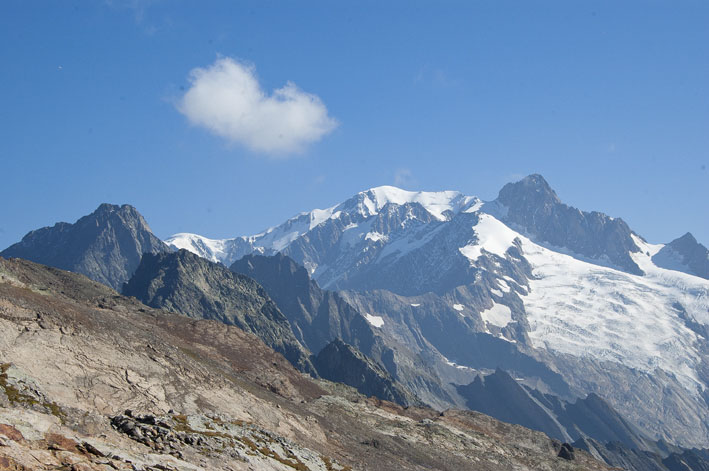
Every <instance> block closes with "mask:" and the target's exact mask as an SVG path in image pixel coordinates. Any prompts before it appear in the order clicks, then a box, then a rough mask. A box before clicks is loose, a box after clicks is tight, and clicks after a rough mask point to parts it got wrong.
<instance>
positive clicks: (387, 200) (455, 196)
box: [345, 186, 479, 221]
mask: <svg viewBox="0 0 709 471" xmlns="http://www.w3.org/2000/svg"><path fill="white" fill-rule="evenodd" d="M354 199H355V200H356V201H357V202H358V203H360V204H361V207H362V210H363V212H362V214H363V215H365V216H372V215H375V214H378V213H379V211H381V210H382V208H384V207H385V206H386V205H387V204H394V205H399V206H402V205H405V204H420V205H421V206H423V208H424V209H425V210H426V211H428V212H429V213H431V215H432V216H434V217H435V218H436V219H438V220H439V221H447V220H449V219H450V217H451V216H452V215H454V214H457V213H459V212H461V211H463V210H465V209H468V208H469V207H470V206H472V205H474V204H475V203H477V202H479V200H478V199H477V198H475V197H472V196H465V195H463V194H462V193H460V192H458V191H437V192H427V191H406V190H402V189H401V188H397V187H394V186H379V187H375V188H371V189H369V190H367V191H363V192H361V193H359V194H357V196H355V198H354ZM346 204H347V203H345V205H346Z"/></svg>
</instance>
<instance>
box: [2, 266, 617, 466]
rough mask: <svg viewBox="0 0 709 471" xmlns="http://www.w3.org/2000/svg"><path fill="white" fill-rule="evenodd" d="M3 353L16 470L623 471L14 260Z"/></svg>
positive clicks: (524, 432)
mask: <svg viewBox="0 0 709 471" xmlns="http://www.w3.org/2000/svg"><path fill="white" fill-rule="evenodd" d="M0 349H1V350H2V354H3V355H2V371H1V374H0V402H1V403H2V407H0V466H2V467H3V468H4V469H15V470H23V469H37V470H49V469H71V470H108V469H126V470H127V469H131V470H166V469H173V470H207V469H209V470H211V469H232V470H247V469H249V470H255V469H259V470H292V469H300V470H313V471H315V470H319V471H327V470H345V469H352V470H391V469H401V470H423V469H441V470H466V469H470V470H473V469H475V470H502V469H505V470H506V469H532V470H552V469H553V470H604V469H609V468H608V467H607V466H605V465H603V464H601V463H600V462H598V461H596V460H594V459H593V458H592V457H591V456H590V455H588V454H587V453H586V452H584V451H582V450H579V449H573V448H571V447H569V446H568V445H565V446H563V447H562V444H561V443H559V442H558V441H554V440H551V439H549V438H548V437H546V436H545V435H544V434H542V433H540V432H534V431H531V430H529V429H525V428H523V427H520V426H516V425H507V424H504V423H501V422H499V421H496V420H494V419H492V418H490V417H488V416H484V415H482V414H478V413H474V412H470V411H467V412H466V411H454V410H451V411H446V412H445V413H443V414H440V413H438V412H435V411H433V410H431V409H425V408H416V407H409V408H408V409H404V408H402V407H400V406H397V405H394V404H392V403H388V402H382V401H379V400H372V399H366V398H365V397H364V396H361V395H358V394H357V393H355V392H354V391H353V390H351V389H349V388H347V387H344V386H339V385H336V384H334V383H329V382H323V381H319V382H316V381H315V380H312V379H311V378H309V377H308V376H306V375H303V374H302V373H299V372H297V371H296V370H295V369H293V367H292V366H291V365H290V363H288V362H287V361H286V360H285V359H284V358H283V357H282V356H281V355H280V354H277V353H275V352H273V351H272V350H271V349H270V348H268V347H267V346H266V345H265V344H264V343H263V342H262V341H261V340H260V339H258V338H257V337H255V336H254V335H252V334H249V333H247V332H244V331H243V330H241V329H239V328H238V327H236V326H225V325H224V324H222V323H220V322H217V321H213V320H197V319H191V318H188V317H186V316H181V315H175V314H170V313H167V312H164V311H159V310H155V309H152V308H150V307H148V306H145V305H143V304H141V303H139V302H138V301H137V300H135V299H133V298H126V297H123V296H120V295H118V293H116V292H115V291H113V290H111V289H109V288H106V287H105V286H103V285H101V284H97V283H94V282H91V281H89V280H88V279H87V278H85V277H83V276H81V275H75V274H70V273H66V272H62V271H60V270H56V269H51V268H47V267H44V266H40V265H36V264H33V263H31V262H26V261H22V260H19V259H12V260H4V259H0ZM560 454H561V455H562V456H563V457H560V456H559V455H560ZM570 458H573V459H570Z"/></svg>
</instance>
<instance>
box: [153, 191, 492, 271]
mask: <svg viewBox="0 0 709 471" xmlns="http://www.w3.org/2000/svg"><path fill="white" fill-rule="evenodd" d="M413 204H415V205H417V206H418V207H421V208H423V210H424V211H425V212H426V213H427V215H428V217H427V218H426V219H427V220H436V221H447V220H450V218H451V217H452V216H453V215H455V214H457V213H459V212H460V211H462V210H466V209H470V208H472V207H475V205H480V204H481V202H480V200H478V199H477V198H475V197H468V196H464V195H463V194H461V193H459V192H457V191H442V192H412V191H405V190H401V189H399V188H395V187H392V186H381V187H377V188H372V189H370V190H367V191H363V192H361V193H359V194H357V195H355V196H354V197H352V198H350V199H349V200H347V201H345V202H344V203H341V204H339V205H336V206H333V207H331V208H327V209H314V210H312V211H310V212H303V213H300V214H298V215H297V216H295V217H293V218H291V219H289V220H287V221H286V222H284V223H283V224H281V225H279V226H274V227H271V228H269V229H266V230H265V231H263V232H261V233H260V234H256V235H252V236H241V237H235V238H233V239H208V238H207V237H203V236H200V235H197V234H189V233H180V234H175V235H173V236H171V237H169V238H168V239H166V240H165V242H166V243H167V244H168V245H171V246H173V247H174V248H176V249H186V250H189V251H191V252H194V253H196V254H197V255H200V256H202V257H204V258H206V259H209V260H211V261H213V262H221V263H223V264H224V265H227V266H229V265H231V264H232V263H234V262H235V261H236V260H238V259H240V258H241V257H243V256H244V255H246V254H249V253H253V252H257V253H261V254H265V255H269V254H273V253H276V252H280V251H282V250H284V249H285V248H286V247H288V246H289V245H290V244H291V243H292V242H293V241H295V240H297V239H298V238H299V237H302V236H304V235H305V234H307V233H309V232H310V231H312V230H313V229H315V228H316V227H318V226H319V225H321V224H323V223H326V222H328V221H340V222H344V221H347V223H346V224H345V225H346V226H348V227H347V229H348V230H349V229H353V228H355V227H358V226H359V223H362V222H365V221H367V220H369V219H370V218H372V217H374V216H377V215H378V214H379V212H380V211H382V209H384V208H385V207H387V205H394V206H402V205H413ZM361 232H362V231H361V230H360V231H357V235H355V234H354V233H350V236H354V237H360V236H364V237H365V238H366V239H367V240H374V239H377V238H378V235H377V233H375V232H372V233H361ZM350 239H352V237H350Z"/></svg>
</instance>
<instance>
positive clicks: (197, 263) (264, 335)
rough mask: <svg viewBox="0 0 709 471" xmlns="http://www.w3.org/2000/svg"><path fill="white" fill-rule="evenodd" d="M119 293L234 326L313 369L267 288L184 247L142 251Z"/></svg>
mask: <svg viewBox="0 0 709 471" xmlns="http://www.w3.org/2000/svg"><path fill="white" fill-rule="evenodd" d="M123 293H124V294H125V295H127V296H135V297H136V298H138V299H139V300H140V301H141V302H143V303H145V304H147V305H148V306H151V307H155V308H159V309H165V310H168V311H172V312H177V313H179V314H183V315H185V316H188V317H192V318H195V319H214V320H218V321H220V322H223V323H224V324H228V325H235V326H238V327H239V328H241V329H243V330H245V331H247V332H251V333H253V334H255V335H257V336H258V337H259V338H261V340H263V341H264V342H265V343H266V344H267V345H268V346H270V347H271V348H273V349H274V350H276V351H277V352H279V353H281V354H283V356H285V357H286V358H287V359H288V360H289V361H290V362H291V363H292V364H293V365H294V366H296V368H298V369H300V370H301V371H304V372H307V373H311V374H315V369H314V368H313V366H312V364H311V362H310V359H309V352H308V351H307V350H306V349H305V348H304V347H303V346H302V345H301V344H300V343H299V342H298V340H297V339H296V338H295V336H294V335H293V332H292V331H291V327H290V324H289V323H288V319H287V318H286V317H285V316H284V315H283V313H281V311H280V310H279V309H278V306H276V304H275V303H274V302H273V301H272V300H271V299H270V297H269V296H268V294H267V293H266V291H265V290H264V289H263V288H262V287H261V286H260V285H259V284H258V283H256V282H255V281H254V280H252V279H251V278H249V277H247V276H244V275H238V274H236V273H233V272H231V271H229V270H228V269H227V268H226V267H225V266H223V265H220V264H217V263H213V262H210V261H207V260H205V259H203V258H201V257H198V256H197V255H194V254H192V253H190V252H188V251H186V250H180V251H178V252H171V253H162V254H157V255H150V254H146V255H145V256H144V257H143V260H142V261H141V263H140V265H139V266H138V268H137V270H136V272H135V274H134V275H133V277H132V278H131V279H130V280H129V281H128V283H126V285H125V286H124V288H123Z"/></svg>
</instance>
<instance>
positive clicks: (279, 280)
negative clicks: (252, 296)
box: [230, 253, 375, 354]
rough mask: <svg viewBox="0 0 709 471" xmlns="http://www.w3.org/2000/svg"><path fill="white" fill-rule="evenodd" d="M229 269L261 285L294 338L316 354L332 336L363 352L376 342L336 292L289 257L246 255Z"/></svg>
mask: <svg viewBox="0 0 709 471" xmlns="http://www.w3.org/2000/svg"><path fill="white" fill-rule="evenodd" d="M230 269H231V270H232V271H233V272H236V273H241V274H243V275H246V276H248V277H250V278H253V279H254V280H256V281H257V282H258V283H259V284H261V286H263V287H264V288H265V289H266V291H267V292H268V294H269V295H270V296H271V298H272V299H273V300H274V301H275V302H276V304H277V305H278V307H279V308H280V310H281V311H282V312H283V314H285V316H286V317H287V318H288V321H289V322H290V324H291V326H292V328H293V332H294V333H295V335H296V338H298V340H300V341H301V343H303V344H304V345H305V346H307V347H308V348H309V349H310V351H312V352H313V353H314V354H317V353H318V352H320V350H322V349H323V348H325V346H326V345H327V344H329V343H330V342H331V341H333V340H334V339H337V338H339V339H342V340H344V341H345V342H347V343H348V344H350V345H353V346H355V347H357V348H359V349H360V350H362V351H363V352H371V351H372V347H373V345H374V342H375V338H374V337H375V334H374V332H373V327H372V326H370V325H369V323H368V322H367V321H366V320H365V318H364V317H363V316H362V315H361V314H360V313H359V312H357V310H355V309H354V308H353V307H352V306H350V305H349V304H348V303H347V302H346V301H345V300H344V299H343V298H342V297H341V296H340V295H339V294H338V293H337V292H334V291H327V290H323V289H321V288H320V287H319V286H318V284H317V282H315V281H314V280H311V279H310V276H309V275H308V272H307V271H306V270H305V268H303V267H302V266H300V265H298V264H297V263H295V262H294V261H293V260H292V259H291V258H289V257H287V256H285V255H283V254H280V253H279V254H276V255H274V256H270V257H269V256H263V255H247V256H245V257H244V258H242V259H240V260H237V261H236V262H234V263H233V264H232V265H231V267H230Z"/></svg>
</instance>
